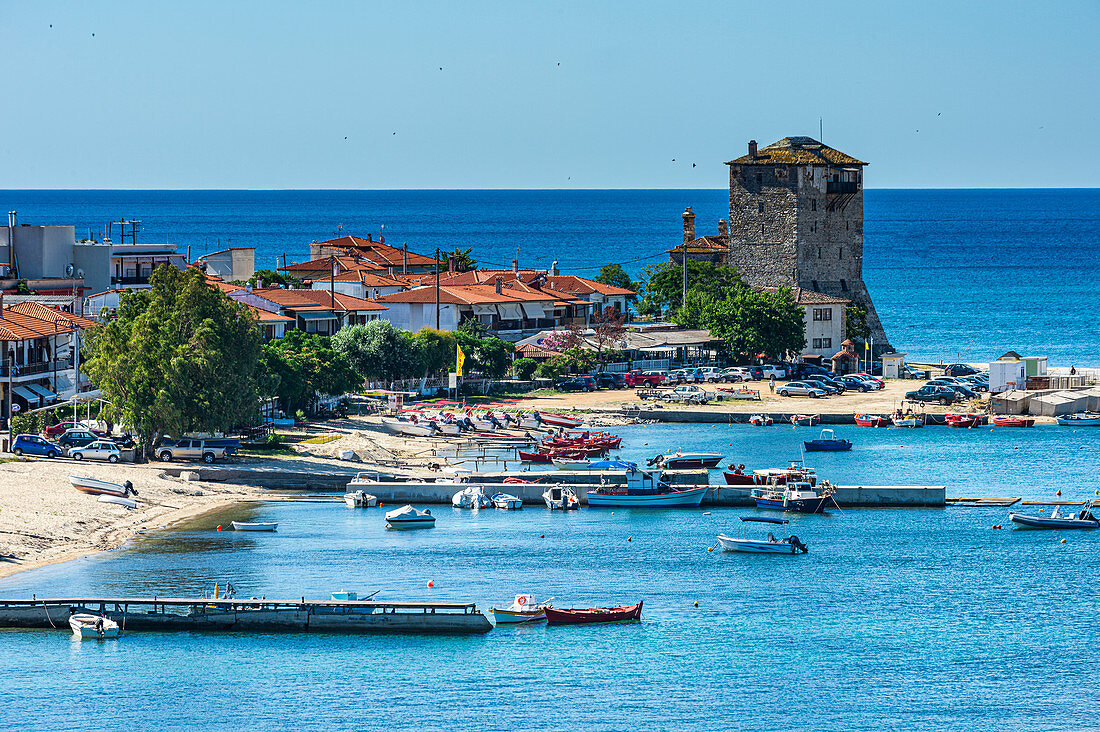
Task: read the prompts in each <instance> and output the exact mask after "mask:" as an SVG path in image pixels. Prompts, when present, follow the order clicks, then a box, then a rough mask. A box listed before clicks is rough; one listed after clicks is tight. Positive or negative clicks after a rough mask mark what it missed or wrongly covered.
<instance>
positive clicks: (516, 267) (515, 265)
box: [512, 259, 519, 277]
mask: <svg viewBox="0 0 1100 732" xmlns="http://www.w3.org/2000/svg"><path fill="white" fill-rule="evenodd" d="M512 274H514V275H515V276H516V277H519V260H518V259H513V260H512Z"/></svg>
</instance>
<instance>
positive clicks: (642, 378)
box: [626, 369, 665, 386]
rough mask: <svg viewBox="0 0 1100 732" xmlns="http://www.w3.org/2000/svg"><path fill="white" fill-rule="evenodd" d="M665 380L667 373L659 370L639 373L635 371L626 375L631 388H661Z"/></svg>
mask: <svg viewBox="0 0 1100 732" xmlns="http://www.w3.org/2000/svg"><path fill="white" fill-rule="evenodd" d="M664 380H665V372H664V371H659V370H651V371H638V370H637V369H635V370H634V371H629V372H627V374H626V383H627V384H628V385H629V386H660V385H661V382H662V381H664Z"/></svg>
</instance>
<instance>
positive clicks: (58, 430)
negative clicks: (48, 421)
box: [42, 422, 107, 438]
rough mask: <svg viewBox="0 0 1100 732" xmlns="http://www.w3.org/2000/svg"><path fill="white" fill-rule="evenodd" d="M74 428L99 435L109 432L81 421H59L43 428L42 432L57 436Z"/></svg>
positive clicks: (104, 435)
mask: <svg viewBox="0 0 1100 732" xmlns="http://www.w3.org/2000/svg"><path fill="white" fill-rule="evenodd" d="M72 429H78V430H88V431H89V432H91V433H92V434H94V435H95V436H97V437H106V436H107V433H106V432H104V431H103V430H98V429H96V428H94V427H88V426H87V425H85V424H81V423H80V422H59V423H58V424H53V425H50V426H49V427H47V428H46V429H44V430H42V432H43V434H45V435H46V437H54V438H57V437H60V436H61V435H63V434H65V433H66V432H68V431H69V430H72Z"/></svg>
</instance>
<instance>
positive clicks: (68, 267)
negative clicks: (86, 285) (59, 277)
mask: <svg viewBox="0 0 1100 732" xmlns="http://www.w3.org/2000/svg"><path fill="white" fill-rule="evenodd" d="M65 276H66V277H72V276H73V266H72V265H71V264H66V265H65Z"/></svg>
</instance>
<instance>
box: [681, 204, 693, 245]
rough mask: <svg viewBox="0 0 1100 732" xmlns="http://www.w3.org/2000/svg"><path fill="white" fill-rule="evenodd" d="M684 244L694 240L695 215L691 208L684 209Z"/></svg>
mask: <svg viewBox="0 0 1100 732" xmlns="http://www.w3.org/2000/svg"><path fill="white" fill-rule="evenodd" d="M683 216H684V244H687V243H688V242H689V241H693V240H694V239H695V214H694V213H693V212H692V210H691V206H688V207H687V208H685V209H684V214H683Z"/></svg>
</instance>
